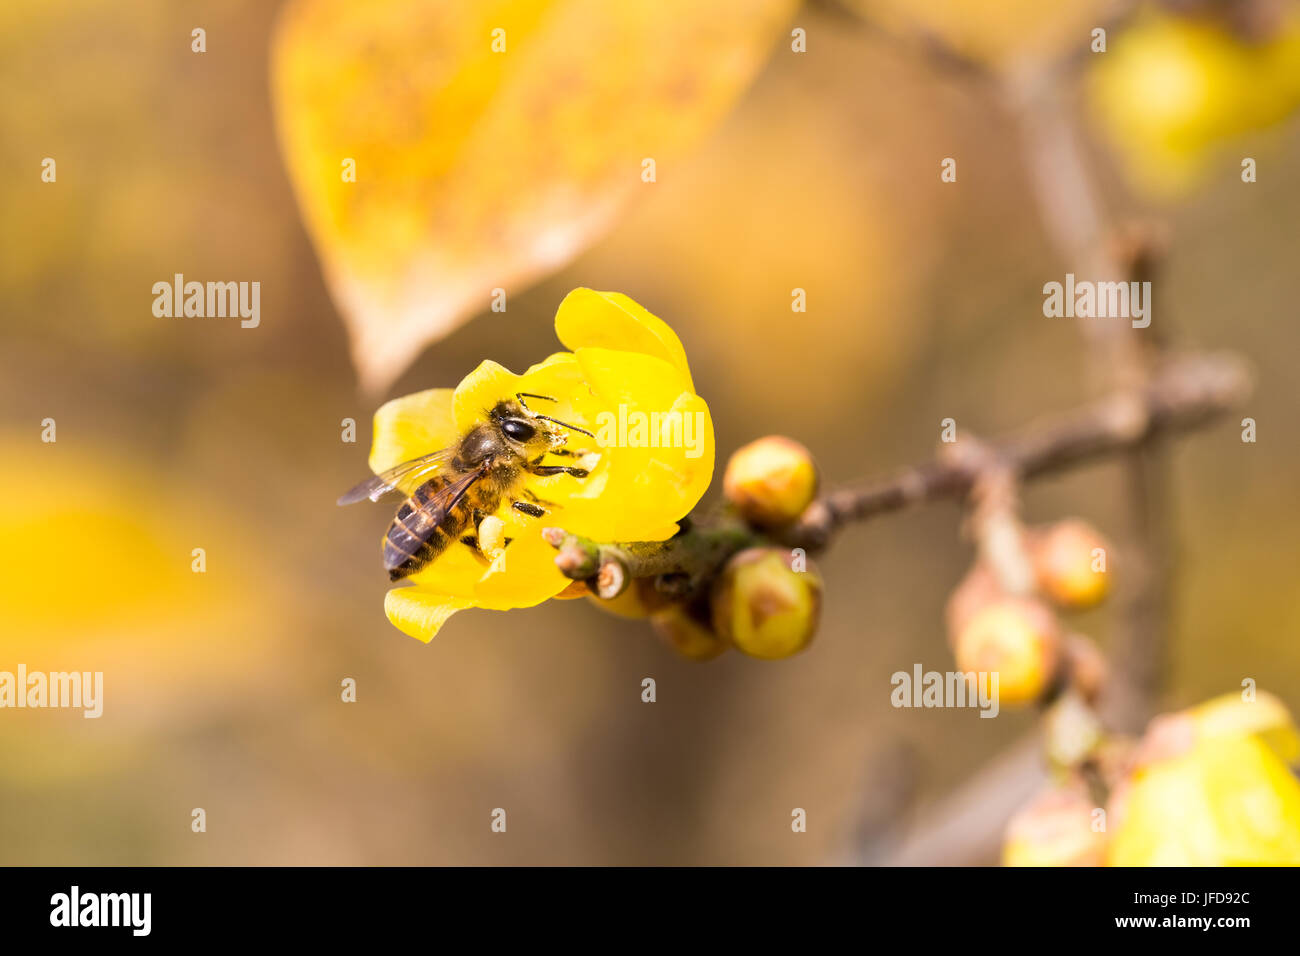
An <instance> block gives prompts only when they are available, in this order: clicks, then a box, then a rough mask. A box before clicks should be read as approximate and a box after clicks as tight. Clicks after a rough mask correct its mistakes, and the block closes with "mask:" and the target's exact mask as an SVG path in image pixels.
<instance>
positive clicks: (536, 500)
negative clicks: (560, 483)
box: [523, 488, 558, 508]
mask: <svg viewBox="0 0 1300 956" xmlns="http://www.w3.org/2000/svg"><path fill="white" fill-rule="evenodd" d="M523 493H524V497H525V498H527V499H528V500H529V501H531V502H532V503H533V504H535V505H549V506H550V507H552V508H555V507H558V505H556V503H555V502H554V501H547V500H546V499H545V498H541V497H539V496H538V494H537V492H535V491H533V489H531V488H524V489H523Z"/></svg>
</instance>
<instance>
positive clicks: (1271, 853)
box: [1107, 694, 1300, 866]
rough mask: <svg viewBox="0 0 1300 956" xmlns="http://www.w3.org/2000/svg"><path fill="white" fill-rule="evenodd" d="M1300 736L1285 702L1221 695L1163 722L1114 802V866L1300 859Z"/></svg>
mask: <svg viewBox="0 0 1300 956" xmlns="http://www.w3.org/2000/svg"><path fill="white" fill-rule="evenodd" d="M1298 752H1300V738H1298V737H1297V734H1296V728H1295V726H1294V724H1293V722H1292V720H1291V717H1290V715H1289V714H1288V713H1287V711H1286V708H1285V707H1283V706H1282V704H1281V703H1280V702H1279V701H1278V700H1277V699H1276V698H1274V697H1271V696H1269V695H1267V694H1260V695H1259V696H1258V699H1257V700H1255V701H1253V702H1246V701H1243V700H1241V699H1240V698H1239V697H1237V696H1236V695H1225V696H1223V697H1219V698H1216V699H1214V700H1212V701H1209V702H1207V703H1205V704H1202V705H1200V706H1199V707H1195V708H1193V709H1191V710H1188V711H1183V712H1181V713H1178V714H1174V715H1171V716H1166V717H1161V718H1157V719H1156V720H1155V721H1153V722H1152V724H1151V727H1150V728H1149V729H1148V731H1147V734H1146V737H1145V738H1144V740H1143V744H1142V749H1141V755H1140V757H1139V760H1138V766H1137V769H1136V770H1135V771H1134V772H1133V774H1132V776H1131V777H1130V778H1129V779H1128V780H1126V781H1124V782H1123V783H1122V784H1121V785H1120V786H1119V787H1118V788H1116V791H1115V794H1114V796H1113V797H1112V801H1111V826H1112V828H1113V837H1112V840H1111V845H1110V850H1109V853H1108V857H1107V863H1108V864H1110V865H1112V866H1236V865H1246V864H1262V865H1279V864H1300V781H1297V779H1296V777H1295V775H1294V774H1293V773H1292V772H1291V770H1290V768H1289V767H1288V766H1287V762H1288V761H1291V760H1294V759H1295V758H1296V756H1297V753H1298Z"/></svg>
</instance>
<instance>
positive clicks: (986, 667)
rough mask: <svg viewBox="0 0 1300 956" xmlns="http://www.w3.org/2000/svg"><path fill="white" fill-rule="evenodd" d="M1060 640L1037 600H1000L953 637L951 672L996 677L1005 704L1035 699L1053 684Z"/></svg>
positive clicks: (1051, 618)
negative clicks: (953, 669)
mask: <svg viewBox="0 0 1300 956" xmlns="http://www.w3.org/2000/svg"><path fill="white" fill-rule="evenodd" d="M1060 645H1061V635H1060V631H1059V629H1058V627H1057V623H1056V619H1055V618H1054V617H1053V616H1052V613H1051V612H1050V611H1049V610H1047V608H1045V607H1044V606H1043V605H1042V604H1040V603H1038V602H1037V601H1033V600H1029V599H1026V598H1003V599H1001V600H999V601H996V602H994V603H992V604H989V605H988V606H986V607H984V608H983V609H981V610H980V611H978V612H976V614H975V615H974V616H973V617H972V618H971V619H970V621H969V622H968V623H967V624H966V626H965V627H964V628H963V629H962V631H961V633H960V634H958V635H957V641H956V646H955V647H954V648H953V650H954V652H955V654H956V657H957V668H958V670H961V671H963V672H969V671H974V672H976V673H977V674H978V673H980V672H985V673H996V674H997V675H998V699H999V700H1000V701H1001V702H1002V703H1005V704H1011V705H1015V704H1022V703H1028V702H1030V701H1034V700H1038V699H1039V698H1040V697H1042V696H1043V695H1044V694H1045V693H1046V692H1047V691H1048V689H1049V688H1050V687H1051V686H1052V684H1053V683H1054V681H1055V679H1056V675H1057V671H1058V668H1059V666H1060V659H1061V651H1060Z"/></svg>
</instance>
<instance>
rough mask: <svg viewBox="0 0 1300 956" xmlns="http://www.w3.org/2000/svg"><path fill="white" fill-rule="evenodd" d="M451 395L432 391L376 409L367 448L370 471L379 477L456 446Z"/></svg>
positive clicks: (443, 391)
mask: <svg viewBox="0 0 1300 956" xmlns="http://www.w3.org/2000/svg"><path fill="white" fill-rule="evenodd" d="M452 394H453V390H452V389H450V388H431V389H428V390H427V391H423V392H416V393H415V394H414V395H403V396H402V397H401V398H395V399H393V400H392V401H391V402H385V403H384V404H383V405H381V406H379V410H378V411H376V412H375V423H374V431H375V437H374V442H373V444H372V445H371V447H370V470H371V471H373V472H374V473H375V474H379V472H381V471H385V470H386V469H389V468H392V467H393V466H394V465H400V464H401V463H402V462H404V461H410V460H411V459H412V458H418V457H420V456H421V455H427V454H429V452H433V451H438V450H439V449H442V448H448V447H450V446H452V445H454V444H456V441H457V440H458V439H459V437H460V433H459V431H457V429H456V423H455V422H454V421H453V420H452V414H451V400H452Z"/></svg>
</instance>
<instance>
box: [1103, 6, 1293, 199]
mask: <svg viewBox="0 0 1300 956" xmlns="http://www.w3.org/2000/svg"><path fill="white" fill-rule="evenodd" d="M1089 92H1090V96H1091V100H1092V108H1093V113H1094V115H1095V117H1096V120H1097V122H1098V124H1099V125H1100V126H1101V128H1102V130H1103V132H1105V133H1106V135H1107V137H1108V139H1109V140H1110V141H1111V143H1112V145H1113V146H1114V148H1115V150H1116V152H1117V154H1118V155H1119V158H1120V160H1121V168H1122V169H1123V171H1124V172H1125V173H1126V174H1127V176H1128V178H1129V179H1130V181H1131V182H1132V184H1133V185H1134V186H1135V187H1136V188H1138V189H1139V190H1141V191H1142V192H1144V193H1146V194H1149V195H1151V196H1154V197H1156V198H1177V197H1179V196H1181V195H1184V194H1186V193H1187V192H1188V191H1189V190H1190V189H1191V188H1192V187H1194V186H1195V185H1196V184H1197V183H1198V182H1200V181H1201V180H1202V179H1204V178H1205V177H1206V176H1207V175H1209V174H1210V171H1211V167H1212V164H1214V162H1215V161H1216V156H1217V155H1218V153H1219V147H1220V146H1222V145H1223V144H1225V143H1226V142H1227V141H1229V140H1231V139H1233V138H1234V137H1239V136H1241V135H1242V134H1244V133H1247V132H1249V131H1252V130H1259V129H1264V128H1265V127H1268V126H1270V125H1272V124H1274V123H1277V122H1278V121H1279V120H1282V119H1283V118H1285V117H1286V116H1287V115H1289V114H1290V113H1291V112H1293V111H1294V110H1295V108H1296V107H1297V106H1298V105H1300V14H1297V13H1295V12H1294V11H1293V12H1292V14H1291V15H1290V16H1289V17H1288V18H1286V19H1285V20H1283V22H1282V23H1281V25H1280V26H1279V27H1278V29H1277V31H1276V32H1275V33H1273V34H1272V35H1271V36H1269V37H1268V38H1267V39H1264V40H1261V41H1258V42H1253V41H1249V40H1246V39H1243V38H1241V37H1239V36H1237V35H1235V34H1234V33H1232V32H1231V31H1230V30H1229V29H1228V28H1227V27H1226V26H1225V25H1224V24H1222V23H1220V22H1218V21H1214V20H1205V19H1198V18H1182V17H1175V16H1156V15H1152V16H1148V17H1145V18H1144V19H1142V20H1141V21H1140V22H1138V23H1136V24H1134V25H1133V26H1132V27H1130V28H1129V29H1126V30H1124V31H1123V32H1120V33H1117V34H1116V36H1115V40H1114V43H1113V45H1112V47H1111V49H1110V50H1109V52H1107V53H1106V54H1105V55H1104V56H1098V57H1097V58H1096V59H1095V61H1094V65H1093V67H1092V72H1091V76H1090V77H1089ZM1240 159H1241V157H1235V158H1234V157H1227V158H1223V159H1222V160H1221V161H1222V162H1223V163H1224V165H1223V166H1222V167H1221V168H1220V171H1219V174H1220V175H1222V176H1224V177H1232V178H1236V177H1238V176H1239V175H1240V172H1241V169H1240V166H1239V162H1240Z"/></svg>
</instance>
